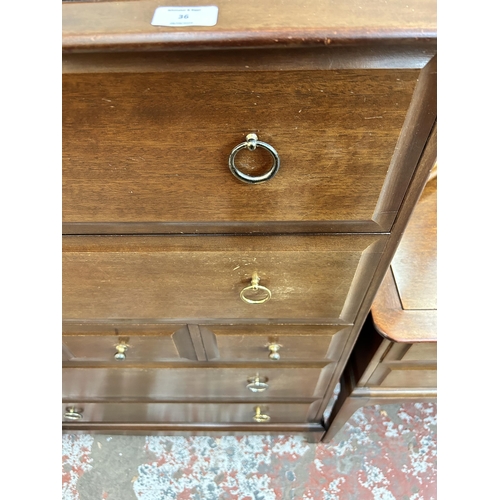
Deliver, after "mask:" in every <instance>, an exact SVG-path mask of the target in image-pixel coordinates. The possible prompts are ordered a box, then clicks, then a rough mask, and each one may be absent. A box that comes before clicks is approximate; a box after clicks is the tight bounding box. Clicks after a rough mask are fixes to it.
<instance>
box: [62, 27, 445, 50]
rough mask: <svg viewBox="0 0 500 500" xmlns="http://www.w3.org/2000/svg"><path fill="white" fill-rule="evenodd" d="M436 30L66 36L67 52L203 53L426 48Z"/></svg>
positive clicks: (249, 31)
mask: <svg viewBox="0 0 500 500" xmlns="http://www.w3.org/2000/svg"><path fill="white" fill-rule="evenodd" d="M435 40H436V31H435V30H433V29H405V30H397V29H378V30H377V32H373V31H368V30H354V29H349V30H346V29H338V30H335V29H298V30H291V29H287V30H276V29H274V30H261V29H259V30H247V31H232V30H227V31H217V32H210V31H197V32H165V31H160V32H156V33H145V32H136V33H87V34H72V33H68V34H64V35H63V44H62V49H63V53H66V54H68V53H73V52H101V51H111V52H123V51H127V52H129V51H130V52H134V51H163V50H190V49H191V50H200V49H224V48H271V47H324V46H335V45H351V46H359V45H370V47H372V46H373V44H374V43H375V44H377V45H389V44H391V45H392V44H395V43H396V44H405V45H416V44H422V45H426V44H429V43H435Z"/></svg>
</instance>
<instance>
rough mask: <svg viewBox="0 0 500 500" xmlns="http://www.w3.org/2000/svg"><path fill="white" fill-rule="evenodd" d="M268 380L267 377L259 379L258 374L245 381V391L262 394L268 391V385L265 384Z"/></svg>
mask: <svg viewBox="0 0 500 500" xmlns="http://www.w3.org/2000/svg"><path fill="white" fill-rule="evenodd" d="M268 380H269V379H268V378H267V377H260V376H259V375H258V374H257V375H255V377H250V378H249V379H247V382H248V385H247V389H248V390H250V391H252V392H264V391H267V389H269V385H267V384H266V382H267V381H268Z"/></svg>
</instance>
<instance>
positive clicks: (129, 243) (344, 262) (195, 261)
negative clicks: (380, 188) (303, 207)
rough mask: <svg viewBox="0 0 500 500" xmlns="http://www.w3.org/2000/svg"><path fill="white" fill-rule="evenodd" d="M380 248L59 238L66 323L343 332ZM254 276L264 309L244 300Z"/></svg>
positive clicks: (339, 239)
mask: <svg viewBox="0 0 500 500" xmlns="http://www.w3.org/2000/svg"><path fill="white" fill-rule="evenodd" d="M383 247H384V238H383V237H381V236H377V235H335V236H268V237H261V236H228V237H223V236H122V237H120V236H94V237H91V236H65V237H64V238H63V318H64V319H66V320H70V319H72V320H94V321H96V320H109V319H127V318H128V319H135V320H142V321H147V319H148V318H156V319H164V320H170V321H172V322H175V323H179V322H187V323H195V324H196V323H198V322H199V321H193V319H195V318H196V319H202V318H210V319H212V320H216V319H217V318H224V319H226V320H227V319H244V318H260V319H274V320H278V319H283V318H288V319H292V318H297V319H301V320H308V321H312V320H317V319H320V320H322V321H324V322H335V321H346V322H347V323H349V322H350V321H351V320H352V316H353V315H354V314H355V311H356V308H357V307H359V302H360V297H361V296H362V294H363V293H364V290H365V288H366V283H367V281H369V280H370V279H371V276H372V273H373V262H372V260H373V259H374V260H375V261H377V260H378V259H379V258H380V253H381V252H382V250H383ZM254 272H257V274H258V275H259V276H260V278H261V281H260V285H262V286H265V287H267V288H268V289H269V290H270V291H271V293H272V297H271V299H270V300H268V301H267V302H265V303H263V304H247V303H245V302H243V301H242V300H241V298H240V292H241V290H242V289H243V288H245V287H247V286H249V285H250V282H251V278H252V275H253V273H254ZM247 293H248V292H247Z"/></svg>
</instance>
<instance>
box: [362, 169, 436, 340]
mask: <svg viewBox="0 0 500 500" xmlns="http://www.w3.org/2000/svg"><path fill="white" fill-rule="evenodd" d="M436 213H437V178H433V179H432V180H430V181H429V182H428V183H427V184H426V186H425V189H424V191H423V193H422V196H421V198H420V200H419V202H418V203H417V205H416V207H415V210H414V212H413V214H412V216H411V219H410V221H409V223H408V227H407V229H406V231H405V233H404V234H403V237H402V239H401V243H400V245H399V247H398V250H397V252H396V254H395V255H394V258H393V262H392V264H391V268H389V270H388V272H387V274H386V276H385V278H384V281H383V283H382V285H381V287H380V290H379V292H378V294H377V297H376V298H375V301H374V302H373V306H372V314H373V320H374V322H375V326H376V328H377V329H378V331H379V332H380V333H381V334H382V335H384V336H385V337H387V338H389V339H391V340H394V341H397V342H436V341H437V218H436Z"/></svg>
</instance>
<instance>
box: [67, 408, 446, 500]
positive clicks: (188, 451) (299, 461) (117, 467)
mask: <svg viewBox="0 0 500 500" xmlns="http://www.w3.org/2000/svg"><path fill="white" fill-rule="evenodd" d="M436 419H437V406H436V405H435V404H431V403H416V404H415V403H406V404H403V405H386V406H371V407H367V408H362V409H360V410H358V411H357V412H356V413H355V414H354V415H353V416H352V418H351V419H350V420H349V422H348V423H347V424H346V425H345V426H344V428H343V429H342V430H341V431H340V432H339V434H337V436H336V437H335V439H334V440H333V441H332V442H330V443H327V444H324V443H320V444H317V445H315V444H309V443H306V442H304V441H303V440H302V439H300V438H297V437H294V436H275V437H269V436H248V437H241V438H235V437H231V436H225V437H222V438H210V437H192V438H184V437H169V436H160V437H154V436H148V437H145V436H142V437H139V436H106V435H94V436H91V435H87V434H83V435H63V442H62V444H63V449H62V491H63V494H62V498H63V500H104V499H106V500H137V499H140V500H174V499H175V500H188V499H192V500H275V499H276V500H281V499H284V500H291V499H307V500H337V499H338V500H436V498H437V493H436V490H437V487H436V476H437V470H436V468H437V455H436V453H437V449H436V447H437V435H436Z"/></svg>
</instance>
